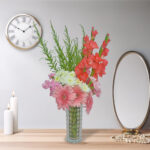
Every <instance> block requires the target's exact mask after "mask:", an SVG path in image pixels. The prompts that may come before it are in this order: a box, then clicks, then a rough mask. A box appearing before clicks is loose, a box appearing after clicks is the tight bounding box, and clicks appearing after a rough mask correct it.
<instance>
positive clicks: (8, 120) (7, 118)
mask: <svg viewBox="0 0 150 150" xmlns="http://www.w3.org/2000/svg"><path fill="white" fill-rule="evenodd" d="M4 134H5V135H9V134H13V113H12V111H11V110H10V108H9V106H8V108H7V109H6V110H5V111H4Z"/></svg>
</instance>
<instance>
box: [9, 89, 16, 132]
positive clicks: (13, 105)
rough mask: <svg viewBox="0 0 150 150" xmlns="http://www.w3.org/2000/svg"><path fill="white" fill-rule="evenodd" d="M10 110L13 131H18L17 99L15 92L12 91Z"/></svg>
mask: <svg viewBox="0 0 150 150" xmlns="http://www.w3.org/2000/svg"><path fill="white" fill-rule="evenodd" d="M10 110H11V111H12V113H13V130H14V133H16V132H18V100H17V97H16V96H15V92H14V91H13V92H12V97H11V98H10Z"/></svg>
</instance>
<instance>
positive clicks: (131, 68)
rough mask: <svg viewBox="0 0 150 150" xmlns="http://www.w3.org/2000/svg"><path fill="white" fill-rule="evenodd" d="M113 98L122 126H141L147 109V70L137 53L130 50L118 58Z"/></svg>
mask: <svg viewBox="0 0 150 150" xmlns="http://www.w3.org/2000/svg"><path fill="white" fill-rule="evenodd" d="M113 99H114V108H115V112H116V115H117V118H118V120H119V122H120V124H121V125H122V127H123V128H125V129H137V128H141V126H142V125H143V124H144V122H145V120H146V117H147V114H148V110H149V72H148V67H147V65H146V62H145V60H144V58H143V57H142V56H141V55H140V54H139V53H137V52H132V51H130V52H127V53H125V54H124V55H123V56H122V57H121V58H120V59H119V61H118V64H117V66H116V71H115V75H114V83H113Z"/></svg>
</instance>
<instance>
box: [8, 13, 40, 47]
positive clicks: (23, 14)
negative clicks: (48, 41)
mask: <svg viewBox="0 0 150 150" xmlns="http://www.w3.org/2000/svg"><path fill="white" fill-rule="evenodd" d="M19 16H29V17H31V18H33V19H34V20H35V21H36V22H37V23H38V25H39V26H40V29H41V33H40V37H42V34H43V30H42V27H41V24H40V22H39V21H38V20H37V18H36V17H34V16H32V15H30V14H26V13H21V14H17V15H15V16H14V17H12V18H11V19H10V20H9V21H8V23H7V25H6V31H5V36H6V39H7V40H8V42H9V43H10V44H11V45H12V46H13V47H15V48H17V49H20V50H29V49H32V48H34V47H35V46H36V45H38V43H39V42H40V40H39V39H38V41H37V42H36V43H35V44H34V45H32V46H30V47H28V48H23V47H19V46H16V45H15V44H13V43H12V42H11V41H10V39H9V37H8V26H9V24H10V23H11V22H12V21H13V20H14V19H15V18H17V17H19Z"/></svg>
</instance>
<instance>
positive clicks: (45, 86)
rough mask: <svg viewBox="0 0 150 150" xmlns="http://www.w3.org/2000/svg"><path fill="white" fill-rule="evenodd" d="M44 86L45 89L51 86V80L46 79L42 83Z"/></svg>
mask: <svg viewBox="0 0 150 150" xmlns="http://www.w3.org/2000/svg"><path fill="white" fill-rule="evenodd" d="M42 87H43V88H44V89H48V88H50V81H49V80H45V82H44V83H43V84H42Z"/></svg>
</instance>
